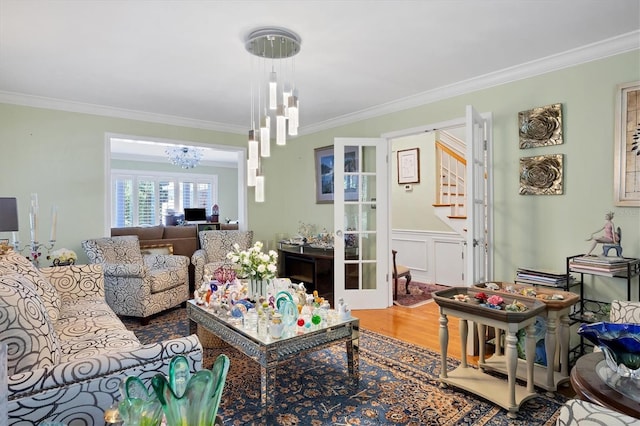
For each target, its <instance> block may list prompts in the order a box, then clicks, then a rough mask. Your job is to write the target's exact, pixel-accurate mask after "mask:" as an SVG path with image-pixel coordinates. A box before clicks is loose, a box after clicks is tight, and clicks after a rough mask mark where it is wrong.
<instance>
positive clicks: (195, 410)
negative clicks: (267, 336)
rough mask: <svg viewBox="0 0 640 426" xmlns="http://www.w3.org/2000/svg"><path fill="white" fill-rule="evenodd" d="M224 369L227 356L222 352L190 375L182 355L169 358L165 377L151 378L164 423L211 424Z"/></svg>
mask: <svg viewBox="0 0 640 426" xmlns="http://www.w3.org/2000/svg"><path fill="white" fill-rule="evenodd" d="M228 371H229V358H228V357H227V356H226V355H224V354H222V355H219V356H218V358H217V359H216V361H215V363H214V365H213V368H212V369H211V370H200V371H198V372H197V373H195V374H194V375H193V376H191V373H190V370H189V364H188V362H187V359H186V358H185V357H183V356H177V357H175V358H173V359H172V360H171V364H170V365H169V380H167V378H166V377H165V376H164V375H162V374H157V375H156V376H154V377H153V379H152V380H151V385H152V386H153V389H154V391H155V394H156V396H157V398H158V400H159V401H160V404H161V405H162V411H163V412H164V415H165V418H166V423H167V426H212V425H214V424H215V421H216V415H217V413H218V407H219V406H220V399H221V397H222V390H223V388H224V383H225V380H226V377H227V373H228Z"/></svg>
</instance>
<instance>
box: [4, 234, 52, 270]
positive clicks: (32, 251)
mask: <svg viewBox="0 0 640 426" xmlns="http://www.w3.org/2000/svg"><path fill="white" fill-rule="evenodd" d="M55 245H56V240H49V242H48V243H39V242H38V241H31V243H29V244H25V245H24V247H22V248H20V241H14V242H13V249H14V250H15V251H17V252H19V253H23V252H25V251H26V252H27V253H29V255H28V256H27V259H29V260H30V261H31V263H33V265H34V266H35V267H36V268H38V267H40V258H41V257H42V251H41V250H42V249H46V250H47V254H49V253H51V249H52V248H53V247H54V246H55Z"/></svg>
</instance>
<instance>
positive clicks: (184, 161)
mask: <svg viewBox="0 0 640 426" xmlns="http://www.w3.org/2000/svg"><path fill="white" fill-rule="evenodd" d="M164 152H165V153H166V154H167V155H168V156H169V162H171V164H174V165H176V166H180V167H182V168H183V169H193V168H194V167H196V166H197V165H198V164H200V160H201V159H202V150H200V149H197V148H189V147H187V146H182V147H179V146H176V147H172V148H167V149H166V150H165V151H164Z"/></svg>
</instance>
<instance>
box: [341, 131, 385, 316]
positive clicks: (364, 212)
mask: <svg viewBox="0 0 640 426" xmlns="http://www.w3.org/2000/svg"><path fill="white" fill-rule="evenodd" d="M387 175H388V164H387V141H386V139H379V138H373V139H372V138H336V139H334V226H335V229H334V234H335V235H334V260H335V261H334V289H335V303H337V302H338V301H339V300H340V299H343V300H344V302H345V303H347V304H348V305H349V307H350V308H351V309H380V308H386V307H388V306H389V304H390V303H389V302H390V301H389V297H390V294H391V292H390V290H389V288H390V287H389V281H388V280H389V279H390V278H389V275H390V274H389V259H390V253H391V251H390V249H389V230H388V185H389V182H388V176H387Z"/></svg>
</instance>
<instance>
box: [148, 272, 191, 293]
mask: <svg viewBox="0 0 640 426" xmlns="http://www.w3.org/2000/svg"><path fill="white" fill-rule="evenodd" d="M149 280H150V282H151V293H160V292H163V291H165V290H169V289H172V288H174V287H177V286H178V285H180V284H184V282H185V281H186V280H187V270H186V269H182V270H181V269H178V268H175V267H174V268H167V269H152V270H151V271H149Z"/></svg>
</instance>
